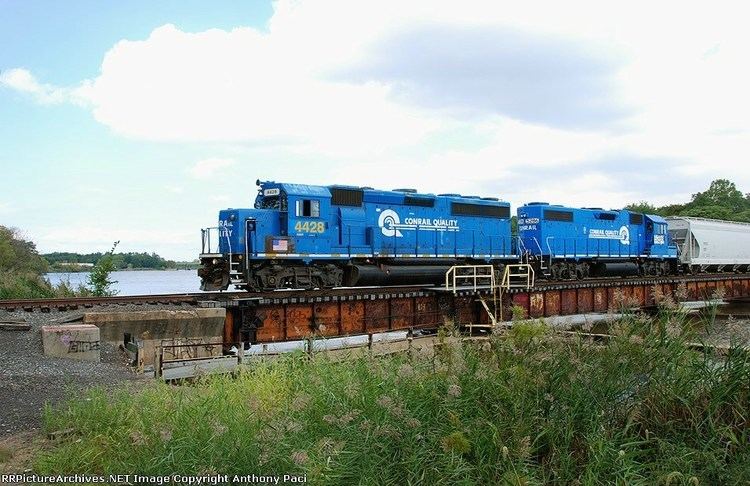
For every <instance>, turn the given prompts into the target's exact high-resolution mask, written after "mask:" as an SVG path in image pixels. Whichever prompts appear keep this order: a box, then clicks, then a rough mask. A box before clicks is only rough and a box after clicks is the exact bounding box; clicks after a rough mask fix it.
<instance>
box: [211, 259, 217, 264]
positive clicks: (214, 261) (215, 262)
mask: <svg viewBox="0 0 750 486" xmlns="http://www.w3.org/2000/svg"><path fill="white" fill-rule="evenodd" d="M211 263H213V264H214V265H216V264H217V263H219V259H218V258H214V259H213V260H211Z"/></svg>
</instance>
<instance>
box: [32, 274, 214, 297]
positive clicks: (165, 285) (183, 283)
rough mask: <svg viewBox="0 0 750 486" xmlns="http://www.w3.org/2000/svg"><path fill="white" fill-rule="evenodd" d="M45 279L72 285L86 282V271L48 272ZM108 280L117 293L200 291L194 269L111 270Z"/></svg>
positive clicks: (142, 293) (152, 293) (151, 293)
mask: <svg viewBox="0 0 750 486" xmlns="http://www.w3.org/2000/svg"><path fill="white" fill-rule="evenodd" d="M46 277H47V279H48V280H49V281H50V283H51V284H53V285H57V284H58V283H60V282H62V281H69V282H70V284H71V285H72V286H73V287H77V286H78V284H84V285H85V284H86V282H87V281H88V278H89V274H88V272H75V273H63V272H56V273H48V274H47V275H46ZM109 278H110V280H115V281H116V283H115V284H113V285H112V288H113V289H114V290H115V291H117V295H154V294H176V293H186V292H199V291H200V278H198V272H197V271H196V270H129V271H122V272H112V274H111V275H110V277H109Z"/></svg>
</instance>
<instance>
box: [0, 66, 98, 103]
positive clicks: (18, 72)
mask: <svg viewBox="0 0 750 486" xmlns="http://www.w3.org/2000/svg"><path fill="white" fill-rule="evenodd" d="M0 85H1V86H5V87H6V88H11V89H14V90H16V91H20V92H21V93H25V94H28V95H30V96H32V97H33V98H34V100H36V101H37V102H38V103H41V104H45V105H53V104H60V103H65V102H72V103H76V104H84V103H85V99H84V98H82V97H81V96H79V94H78V90H76V89H69V88H61V87H58V86H53V85H50V84H42V83H40V82H39V81H37V79H36V78H35V77H34V75H33V74H31V72H29V71H28V70H27V69H23V68H13V69H9V70H7V71H3V72H0Z"/></svg>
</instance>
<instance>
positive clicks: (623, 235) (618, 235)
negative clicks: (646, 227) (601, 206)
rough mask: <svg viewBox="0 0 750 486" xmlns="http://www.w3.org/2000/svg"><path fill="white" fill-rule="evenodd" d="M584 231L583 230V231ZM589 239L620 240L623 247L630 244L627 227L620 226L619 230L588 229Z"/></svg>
mask: <svg viewBox="0 0 750 486" xmlns="http://www.w3.org/2000/svg"><path fill="white" fill-rule="evenodd" d="M584 230H585V229H584ZM589 238H596V239H600V240H620V243H622V244H623V245H629V244H630V230H629V229H628V227H627V226H624V225H623V226H620V229H619V230H602V229H590V230H589Z"/></svg>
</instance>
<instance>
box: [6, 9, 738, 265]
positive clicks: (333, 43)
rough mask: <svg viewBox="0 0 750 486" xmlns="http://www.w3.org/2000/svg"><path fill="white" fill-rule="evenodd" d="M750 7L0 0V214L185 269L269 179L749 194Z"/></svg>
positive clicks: (484, 189)
mask: <svg viewBox="0 0 750 486" xmlns="http://www.w3.org/2000/svg"><path fill="white" fill-rule="evenodd" d="M748 9H750V7H747V6H745V4H743V2H712V3H711V4H710V5H709V4H707V3H698V2H695V3H691V2H668V1H665V2H638V1H633V2H625V3H623V2H620V3H609V2H598V1H591V2H577V1H569V2H504V1H497V0H494V1H463V2H455V1H446V2H443V1H439V0H431V1H416V0H415V1H410V2H403V1H398V2H397V1H390V0H379V1H377V2H374V1H370V2H359V1H352V0H346V1H344V0H342V1H323V0H317V1H311V0H279V1H275V2H264V1H250V0H247V1H239V0H226V1H222V0H215V1H207V0H206V1H198V0H161V1H159V2H153V1H146V0H130V1H128V2H120V1H115V0H67V1H66V2H57V1H54V0H45V1H41V0H0V169H1V170H0V224H3V225H6V226H13V227H16V228H19V229H20V230H21V231H22V232H23V233H24V234H25V235H26V237H27V238H29V239H32V240H33V241H35V242H36V244H37V247H38V249H39V250H40V251H41V252H51V251H79V252H89V251H106V250H108V249H109V248H110V247H111V245H112V242H113V241H116V240H119V241H120V246H119V249H120V250H122V251H148V252H152V251H154V252H157V253H159V254H160V255H162V256H164V257H166V258H171V259H177V260H192V259H194V258H196V256H197V254H198V253H199V252H200V229H201V228H203V227H207V226H214V225H215V224H216V220H217V215H218V211H219V209H221V208H225V207H252V204H253V200H254V197H255V194H256V191H257V189H256V186H255V181H256V179H261V180H275V181H284V182H297V183H309V184H325V185H327V184H353V185H367V186H374V187H377V188H381V189H392V188H396V187H413V188H416V189H418V190H420V191H422V192H432V193H445V192H450V193H463V194H470V195H480V196H494V197H499V198H502V199H504V200H507V201H510V202H511V203H512V204H513V205H514V207H516V206H518V205H521V204H523V203H525V202H529V201H548V202H551V203H555V204H565V205H573V206H596V207H605V208H620V207H622V206H624V205H626V204H628V203H631V202H636V201H640V200H647V201H649V202H652V203H654V204H657V205H661V204H667V203H673V202H684V201H688V200H689V199H690V196H691V194H693V193H695V192H698V191H701V190H704V189H705V188H706V187H708V184H709V183H710V182H711V180H713V179H717V178H728V179H730V180H732V181H734V182H736V183H737V185H738V187H739V188H740V190H742V191H743V192H750V163H748V162H749V160H748V155H749V149H750V94H748V86H750V61H749V60H748V59H750V56H748V54H747V47H748V46H750V29H747V26H746V23H747V22H746V19H747V18H748V15H747V14H748V13H750V12H748Z"/></svg>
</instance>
